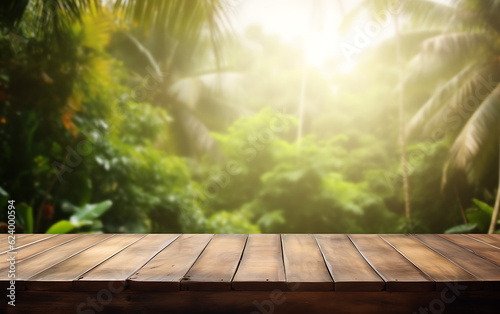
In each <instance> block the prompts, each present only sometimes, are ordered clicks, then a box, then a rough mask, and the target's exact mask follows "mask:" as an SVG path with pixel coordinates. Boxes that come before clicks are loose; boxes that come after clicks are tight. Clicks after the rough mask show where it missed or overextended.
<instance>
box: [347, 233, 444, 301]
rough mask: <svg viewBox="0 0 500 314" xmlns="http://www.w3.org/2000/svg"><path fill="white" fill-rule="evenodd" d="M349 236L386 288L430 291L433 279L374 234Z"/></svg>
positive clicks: (388, 289) (432, 286) (432, 288)
mask: <svg viewBox="0 0 500 314" xmlns="http://www.w3.org/2000/svg"><path fill="white" fill-rule="evenodd" d="M349 237H350V238H351V240H352V241H353V243H354V245H355V246H356V247H357V249H358V250H359V252H360V253H361V254H362V255H363V256H364V257H365V259H366V260H367V261H368V263H369V264H370V265H371V266H372V267H373V269H375V270H376V271H377V273H378V274H379V275H380V277H382V279H383V280H384V281H385V283H386V290H387V291H391V292H395V291H432V290H434V289H435V284H434V281H433V280H432V279H431V278H429V276H427V275H426V274H425V273H423V272H421V271H420V270H419V269H418V268H417V267H415V265H413V264H412V263H410V262H409V261H408V260H407V259H406V258H405V257H404V256H402V255H401V254H399V252H398V251H396V250H394V248H393V247H392V246H390V245H389V244H388V243H387V242H385V241H384V240H383V239H382V238H380V237H379V236H378V235H376V234H350V235H349Z"/></svg>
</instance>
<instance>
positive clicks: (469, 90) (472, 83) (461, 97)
mask: <svg viewBox="0 0 500 314" xmlns="http://www.w3.org/2000/svg"><path fill="white" fill-rule="evenodd" d="M491 65H492V64H491V63H490V64H488V63H487V64H486V65H484V66H483V67H482V68H479V69H477V71H476V73H475V74H474V75H473V76H472V78H471V79H470V80H467V81H464V83H463V84H462V86H460V88H459V89H458V90H456V92H455V93H454V95H453V97H451V98H450V99H449V100H448V101H446V102H444V103H443V105H442V106H441V108H440V110H439V111H437V112H436V113H435V114H434V115H433V116H432V118H431V119H430V120H429V121H428V123H427V124H426V125H425V128H424V130H423V134H427V135H433V134H434V133H436V132H437V131H441V132H440V133H443V135H444V134H457V132H458V131H459V130H461V128H462V127H463V126H464V125H465V124H466V123H467V121H468V120H469V118H470V117H471V116H472V114H473V113H474V112H475V110H477V108H478V107H479V106H480V105H481V103H482V102H483V101H484V100H485V98H486V97H488V95H489V93H490V92H491V90H490V91H488V92H486V93H484V92H482V91H481V92H480V93H478V91H479V90H480V89H481V88H482V86H483V84H484V81H486V80H487V78H488V77H491V75H492V68H491ZM434 136H435V135H434Z"/></svg>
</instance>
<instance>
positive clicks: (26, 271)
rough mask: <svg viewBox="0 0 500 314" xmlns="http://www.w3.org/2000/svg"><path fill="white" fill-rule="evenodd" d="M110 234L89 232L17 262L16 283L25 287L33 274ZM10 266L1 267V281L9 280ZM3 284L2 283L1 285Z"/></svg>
mask: <svg viewBox="0 0 500 314" xmlns="http://www.w3.org/2000/svg"><path fill="white" fill-rule="evenodd" d="M112 236H113V235H109V234H89V235H85V236H83V237H79V238H77V239H75V240H73V241H71V242H69V243H65V244H63V245H60V246H58V247H56V248H53V249H52V250H50V251H45V252H43V253H41V254H37V255H35V256H33V257H31V258H27V259H24V260H23V261H21V262H19V263H16V273H15V274H16V277H15V279H16V284H17V287H18V289H19V290H21V289H24V287H25V284H24V281H25V280H27V279H28V278H30V277H32V276H33V275H35V274H37V273H39V272H41V271H43V270H45V269H47V268H49V267H51V266H53V265H55V264H57V263H59V262H61V261H63V260H65V259H67V258H69V257H71V256H73V255H75V254H78V253H79V252H81V251H82V250H85V249H87V248H89V247H91V246H93V245H95V244H97V243H99V242H101V241H104V240H105V239H107V238H109V237H112ZM9 280H10V279H9V278H8V268H7V267H4V268H2V269H0V282H1V283H3V284H5V283H6V282H9ZM0 286H2V285H0Z"/></svg>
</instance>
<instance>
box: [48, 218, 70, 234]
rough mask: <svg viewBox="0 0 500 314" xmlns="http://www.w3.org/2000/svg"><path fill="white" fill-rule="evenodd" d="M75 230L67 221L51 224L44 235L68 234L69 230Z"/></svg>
mask: <svg viewBox="0 0 500 314" xmlns="http://www.w3.org/2000/svg"><path fill="white" fill-rule="evenodd" d="M73 229H75V226H74V225H73V224H72V223H71V222H69V221H67V220H61V221H58V222H56V223H55V224H53V225H52V226H51V227H50V228H49V230H47V232H46V233H49V234H60V233H68V232H70V231H71V230H73Z"/></svg>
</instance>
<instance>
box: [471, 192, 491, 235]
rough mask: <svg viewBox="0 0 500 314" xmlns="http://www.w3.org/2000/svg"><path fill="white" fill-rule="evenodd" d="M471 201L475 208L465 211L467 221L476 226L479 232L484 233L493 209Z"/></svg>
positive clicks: (484, 204)
mask: <svg viewBox="0 0 500 314" xmlns="http://www.w3.org/2000/svg"><path fill="white" fill-rule="evenodd" d="M472 201H473V202H474V204H475V205H476V206H475V207H473V208H469V209H467V211H466V216H467V220H468V221H469V223H470V224H475V225H477V228H478V230H479V231H483V232H486V230H488V226H489V225H490V221H491V215H492V214H493V208H492V207H491V206H490V205H488V204H486V203H484V202H481V201H479V200H477V199H473V200H472Z"/></svg>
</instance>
